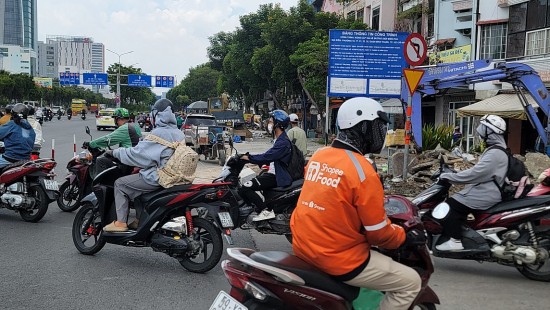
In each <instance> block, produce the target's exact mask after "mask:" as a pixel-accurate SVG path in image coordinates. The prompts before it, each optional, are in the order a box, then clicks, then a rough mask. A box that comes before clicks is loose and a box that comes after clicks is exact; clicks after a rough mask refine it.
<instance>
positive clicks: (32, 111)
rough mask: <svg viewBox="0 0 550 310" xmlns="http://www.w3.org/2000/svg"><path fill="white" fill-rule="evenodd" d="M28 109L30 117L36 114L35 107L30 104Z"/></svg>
mask: <svg viewBox="0 0 550 310" xmlns="http://www.w3.org/2000/svg"><path fill="white" fill-rule="evenodd" d="M27 109H29V115H34V113H36V111H35V110H34V107H33V106H32V105H30V104H28V105H27Z"/></svg>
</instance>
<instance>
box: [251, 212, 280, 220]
mask: <svg viewBox="0 0 550 310" xmlns="http://www.w3.org/2000/svg"><path fill="white" fill-rule="evenodd" d="M274 218H275V212H273V210H267V209H264V210H263V211H262V212H260V214H259V215H258V216H256V217H254V218H253V219H252V221H253V222H258V221H265V220H270V219H274Z"/></svg>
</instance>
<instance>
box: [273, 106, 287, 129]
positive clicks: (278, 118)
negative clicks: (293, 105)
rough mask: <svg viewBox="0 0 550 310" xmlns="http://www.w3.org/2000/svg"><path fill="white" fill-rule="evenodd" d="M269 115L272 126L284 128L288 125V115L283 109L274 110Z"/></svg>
mask: <svg viewBox="0 0 550 310" xmlns="http://www.w3.org/2000/svg"><path fill="white" fill-rule="evenodd" d="M271 116H272V117H273V127H274V128H277V127H278V128H281V129H282V130H285V129H286V128H287V127H288V124H290V117H289V116H288V114H287V113H286V112H285V111H283V110H274V111H273V112H271Z"/></svg>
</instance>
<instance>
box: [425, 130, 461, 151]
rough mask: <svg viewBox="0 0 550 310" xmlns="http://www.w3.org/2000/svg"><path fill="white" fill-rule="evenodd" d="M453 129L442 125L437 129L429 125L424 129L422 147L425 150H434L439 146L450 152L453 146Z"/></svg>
mask: <svg viewBox="0 0 550 310" xmlns="http://www.w3.org/2000/svg"><path fill="white" fill-rule="evenodd" d="M453 130H454V129H453V127H452V126H449V125H440V126H437V127H435V126H434V125H432V124H427V125H424V126H423V127H422V145H423V149H425V150H433V149H435V148H436V147H437V145H441V147H442V148H444V149H446V150H450V149H451V148H452V146H453Z"/></svg>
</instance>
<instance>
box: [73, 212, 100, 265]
mask: <svg viewBox="0 0 550 310" xmlns="http://www.w3.org/2000/svg"><path fill="white" fill-rule="evenodd" d="M88 215H89V217H87V216H88ZM72 235H73V243H74V246H75V247H76V249H77V250H78V251H79V252H80V253H82V254H84V255H94V254H95V253H97V252H99V251H101V249H103V247H104V246H105V243H106V241H105V238H103V225H102V224H101V215H100V213H99V210H98V208H95V207H94V206H93V205H92V204H91V203H89V202H85V203H84V204H83V205H82V208H80V210H79V211H78V212H77V213H76V215H75V217H74V221H73V231H72ZM92 237H93V240H92V241H94V243H91V244H89V245H88V244H86V241H88V240H90V239H92Z"/></svg>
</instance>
